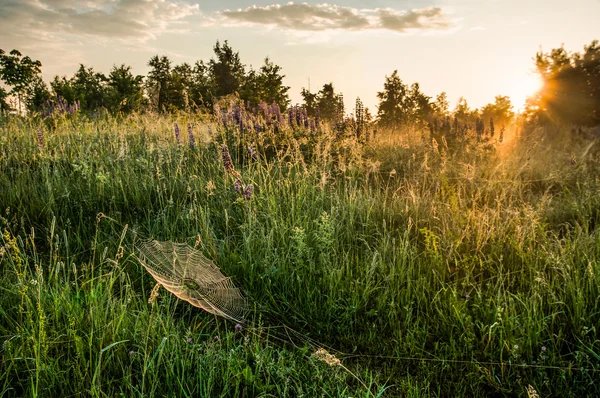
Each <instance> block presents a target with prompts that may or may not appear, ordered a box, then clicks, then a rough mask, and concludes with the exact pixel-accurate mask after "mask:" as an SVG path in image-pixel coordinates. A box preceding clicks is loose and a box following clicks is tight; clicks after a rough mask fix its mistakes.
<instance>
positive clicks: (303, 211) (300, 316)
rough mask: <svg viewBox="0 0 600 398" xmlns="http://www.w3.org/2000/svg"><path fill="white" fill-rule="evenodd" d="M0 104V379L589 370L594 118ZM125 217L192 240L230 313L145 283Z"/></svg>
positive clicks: (184, 382)
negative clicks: (333, 117)
mask: <svg viewBox="0 0 600 398" xmlns="http://www.w3.org/2000/svg"><path fill="white" fill-rule="evenodd" d="M174 122H177V123H179V125H187V123H192V126H193V132H194V134H195V140H196V142H195V144H196V146H195V147H194V148H191V147H190V146H188V145H185V144H184V143H179V144H178V142H177V140H176V138H175V135H174V132H173V123H174ZM0 123H2V124H1V127H2V134H0V211H2V217H1V218H0V228H1V230H2V232H3V237H2V238H0V243H1V244H2V246H3V249H2V252H1V254H2V256H1V258H0V291H1V292H2V293H1V294H0V315H1V316H0V340H2V342H3V344H2V349H1V351H0V359H1V361H0V395H5V396H23V395H25V396H58V395H65V396H67V395H75V394H84V395H92V396H115V395H123V396H137V395H139V396H142V395H143V396H207V397H213V396H321V395H323V396H365V397H367V396H377V395H383V396H432V395H433V396H489V395H519V396H527V395H528V394H532V391H535V392H537V393H539V394H540V395H541V396H546V395H557V396H576V395H579V396H581V395H582V394H583V395H589V396H593V395H595V394H598V393H600V382H598V380H600V373H599V372H600V339H599V338H598V331H597V328H598V325H600V299H599V297H600V288H599V282H600V266H599V262H598V260H599V258H600V232H599V230H598V222H599V221H600V215H599V213H598V210H597V209H598V208H600V179H599V177H598V175H599V174H598V170H599V167H600V144H599V143H598V142H597V141H591V140H590V139H585V138H581V137H575V136H573V135H569V134H566V133H564V134H563V133H561V132H558V133H554V134H549V133H548V132H542V131H540V132H535V133H531V134H530V135H528V136H527V137H523V136H521V137H516V138H515V139H513V140H512V141H510V142H505V143H498V142H478V141H477V140H475V139H469V138H461V139H456V140H451V139H450V138H449V139H448V141H446V139H443V140H440V142H438V141H437V140H431V139H429V138H425V139H423V138H422V137H421V133H420V132H410V131H407V132H405V133H404V134H401V135H389V134H388V135H386V134H381V133H380V134H378V136H377V138H376V139H375V140H373V141H370V142H368V143H361V142H359V141H357V140H356V138H355V137H353V136H350V135H340V134H339V133H328V132H313V133H308V132H307V131H300V130H298V129H296V130H292V129H282V130H280V131H278V132H277V133H274V132H273V131H271V132H263V133H255V132H252V133H250V132H246V133H242V132H240V131H239V130H238V129H231V128H223V126H221V125H219V124H218V123H216V122H214V121H212V120H209V119H202V118H200V117H199V116H190V115H175V116H169V117H166V116H163V117H158V116H151V115H134V116H131V117H127V118H99V119H95V120H91V119H86V118H84V117H77V118H71V117H68V118H57V119H54V120H53V121H52V122H51V123H48V122H45V123H46V124H44V125H42V124H41V122H40V121H38V120H35V119H16V118H11V119H5V120H2V121H1V122H0ZM38 129H40V131H42V132H43V146H41V145H39V139H38V137H37V134H36V132H37V131H38ZM181 141H183V139H182V140H181ZM225 144H226V145H227V146H228V148H229V150H230V153H231V155H232V159H233V163H234V166H235V168H236V170H237V172H239V173H240V177H241V180H242V181H243V182H244V184H253V185H254V187H255V190H254V192H253V194H252V198H251V199H250V200H247V199H246V198H244V197H243V196H242V195H240V194H238V193H237V192H236V191H235V189H234V182H235V178H234V177H232V176H231V175H229V174H227V173H226V171H225V170H224V168H223V164H222V162H221V148H222V146H223V145H225ZM249 145H251V146H252V147H253V148H255V150H256V155H258V160H257V161H256V160H253V159H252V156H251V153H249V152H248V151H247V147H248V146H249ZM573 160H574V161H573ZM126 226H127V227H126ZM126 228H127V230H128V231H129V232H125V229H126ZM140 237H144V238H147V237H153V238H157V239H159V240H174V241H177V242H187V243H189V244H190V245H192V246H195V247H197V248H198V249H200V250H202V252H203V253H204V254H205V255H206V256H207V257H209V258H211V259H213V260H214V261H215V263H216V264H217V265H218V266H219V267H220V268H221V269H222V271H223V272H224V273H225V274H226V275H229V276H231V277H232V278H233V280H234V281H235V283H236V284H237V285H238V286H239V287H240V288H241V289H242V290H243V292H244V294H245V295H246V296H247V297H249V299H250V303H251V308H252V311H251V313H250V315H249V324H248V325H245V327H244V329H242V330H241V331H236V330H235V328H234V325H233V324H231V323H229V322H226V321H224V320H221V319H217V318H215V317H213V316H212V315H209V314H206V313H204V312H202V311H200V310H198V309H196V308H193V307H190V306H189V305H187V304H186V303H183V302H179V301H178V300H177V299H176V298H174V297H172V296H170V295H169V293H168V292H166V291H165V290H160V291H159V296H158V298H156V299H155V300H151V301H152V302H151V303H149V301H148V298H149V297H150V295H151V290H152V289H153V288H154V286H155V283H154V281H153V280H152V278H151V277H150V276H149V275H147V274H146V273H145V272H144V270H143V268H142V267H141V266H140V264H139V263H138V262H137V260H136V258H135V256H134V254H133V245H134V243H135V242H134V241H135V239H139V238H140ZM281 325H286V326H287V327H289V328H290V329H281V328H279V327H280V326H281ZM282 330H284V332H282ZM285 330H287V332H285ZM294 331H295V332H294ZM217 336H218V337H217ZM321 346H326V347H328V349H329V350H330V352H332V353H335V354H336V356H337V358H339V359H341V360H342V363H343V365H344V367H345V368H346V369H347V371H346V370H345V369H344V368H342V367H340V366H328V365H327V364H326V363H323V362H322V361H319V358H318V355H317V356H315V355H314V353H315V351H316V349H317V348H320V347H321ZM350 372H351V373H350Z"/></svg>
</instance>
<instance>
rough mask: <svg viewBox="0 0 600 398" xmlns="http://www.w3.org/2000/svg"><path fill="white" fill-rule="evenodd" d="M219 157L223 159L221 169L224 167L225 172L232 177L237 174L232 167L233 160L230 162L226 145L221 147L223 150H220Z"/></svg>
mask: <svg viewBox="0 0 600 398" xmlns="http://www.w3.org/2000/svg"><path fill="white" fill-rule="evenodd" d="M221 156H222V157H223V167H225V171H226V172H227V173H229V174H232V175H235V174H237V172H236V171H235V167H233V160H231V155H230V154H229V148H227V145H223V148H221Z"/></svg>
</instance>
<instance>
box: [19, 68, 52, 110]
mask: <svg viewBox="0 0 600 398" xmlns="http://www.w3.org/2000/svg"><path fill="white" fill-rule="evenodd" d="M50 98H52V95H51V94H50V90H48V85H47V84H46V82H44V80H43V79H42V77H41V76H39V75H38V76H36V77H35V78H34V79H33V81H32V82H31V84H30V85H29V87H28V88H27V93H26V99H25V105H26V107H27V111H28V112H42V111H43V110H44V107H46V105H47V104H48V102H49V101H50Z"/></svg>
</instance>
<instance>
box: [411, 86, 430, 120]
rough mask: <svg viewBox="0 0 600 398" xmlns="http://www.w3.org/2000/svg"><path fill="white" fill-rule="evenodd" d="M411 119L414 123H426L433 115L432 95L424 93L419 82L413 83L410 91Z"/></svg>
mask: <svg viewBox="0 0 600 398" xmlns="http://www.w3.org/2000/svg"><path fill="white" fill-rule="evenodd" d="M407 102H408V104H410V105H409V107H410V109H409V113H410V119H411V121H412V122H413V123H421V124H422V123H425V122H427V121H428V120H429V118H430V117H431V116H432V115H433V105H432V103H431V97H429V96H427V95H425V94H423V92H422V91H421V87H420V85H419V83H413V84H412V86H411V87H410V90H409V92H408V98H407Z"/></svg>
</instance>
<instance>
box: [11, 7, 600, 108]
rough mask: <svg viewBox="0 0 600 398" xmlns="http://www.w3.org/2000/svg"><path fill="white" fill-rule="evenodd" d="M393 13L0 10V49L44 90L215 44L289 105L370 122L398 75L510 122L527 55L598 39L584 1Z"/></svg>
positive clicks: (185, 58)
mask: <svg viewBox="0 0 600 398" xmlns="http://www.w3.org/2000/svg"><path fill="white" fill-rule="evenodd" d="M397 3H398V2H393V1H389V0H377V1H372V2H370V3H369V4H370V5H369V7H367V8H365V7H364V6H363V7H362V8H358V7H360V5H359V4H360V3H359V2H358V1H355V0H343V1H342V0H340V1H337V2H336V3H335V4H327V3H319V2H306V3H298V2H296V3H285V2H283V3H280V4H279V5H275V4H276V3H275V2H273V1H255V2H245V1H240V0H235V1H234V0H228V1H224V2H221V3H220V4H219V5H218V8H217V6H216V5H215V4H209V3H208V2H207V1H174V0H148V1H142V0H130V1H127V2H125V1H122V0H98V1H88V2H86V3H85V4H84V5H83V6H82V5H81V3H76V2H75V1H73V0H44V1H30V0H27V1H22V2H19V1H15V0H9V1H7V2H4V3H3V4H0V22H2V23H1V24H0V48H3V49H4V50H5V51H7V52H8V51H10V50H12V49H13V48H14V49H17V50H19V51H21V52H22V53H23V54H24V55H28V56H30V57H31V58H33V59H38V60H40V61H41V62H42V65H43V66H42V73H43V77H44V80H46V81H50V80H52V78H53V77H54V76H55V75H59V76H65V75H66V76H70V75H72V74H73V73H74V72H75V71H76V70H77V68H78V66H79V64H84V65H85V66H87V67H92V68H94V70H95V71H98V72H102V73H108V71H109V70H110V68H111V67H112V65H120V64H126V65H130V66H131V67H132V71H133V72H134V74H139V75H144V76H145V75H146V74H147V72H148V70H149V67H148V66H147V63H148V60H149V59H150V57H152V56H153V55H157V54H158V55H167V56H168V57H169V58H170V59H171V60H172V61H173V63H174V64H180V63H183V62H188V63H191V64H193V63H194V62H195V61H197V60H204V61H208V60H209V59H210V58H211V57H212V55H213V54H212V48H213V46H214V44H215V43H216V41H217V40H219V41H221V42H223V41H225V40H227V41H228V42H229V44H230V45H231V46H232V48H233V49H234V50H235V51H238V52H239V54H240V57H241V60H242V62H243V63H244V64H245V66H246V68H250V67H251V66H252V67H254V68H255V69H257V68H259V67H260V66H261V65H262V62H263V59H264V58H266V57H269V58H270V59H271V60H272V61H273V62H274V63H275V64H277V65H279V66H281V67H282V68H283V74H285V75H286V78H285V80H284V83H285V84H286V85H287V86H290V92H289V95H290V99H291V103H292V104H296V103H300V102H302V101H301V96H300V92H301V90H302V88H309V87H310V89H311V91H312V92H317V91H319V90H320V88H321V87H322V86H323V84H326V83H329V82H332V83H333V85H334V87H335V88H336V92H339V93H343V94H344V98H345V102H346V105H347V109H349V110H351V109H353V103H354V100H355V99H356V98H357V97H360V98H361V99H362V101H363V102H364V103H365V106H367V107H368V108H370V109H371V110H372V111H376V109H377V106H376V105H377V92H378V91H381V90H382V88H383V83H384V81H385V77H386V76H389V75H391V74H392V73H393V71H394V70H398V73H399V76H400V77H401V79H402V80H403V82H404V83H405V84H407V85H410V84H412V83H415V82H417V83H419V84H420V86H421V89H422V91H423V92H424V93H425V94H427V95H429V96H431V97H432V98H433V99H435V96H436V95H437V94H439V93H441V92H446V93H447V95H448V99H449V102H450V108H451V109H453V108H454V107H455V105H456V103H457V100H458V99H459V98H460V97H464V98H466V100H467V102H468V103H469V105H470V107H471V108H481V107H482V106H484V105H486V104H488V103H492V102H493V101H494V98H495V96H497V95H506V96H509V97H510V98H511V101H512V103H513V106H514V108H515V111H518V110H521V109H522V108H523V105H524V102H525V99H526V97H527V96H530V95H532V94H533V93H534V92H535V90H536V88H537V87H538V86H539V79H538V78H537V76H536V75H535V73H534V72H533V69H534V61H533V59H534V57H535V54H536V52H538V51H540V50H541V51H549V50H550V49H552V48H557V47H560V46H561V45H564V47H565V49H566V50H567V51H569V52H573V51H581V50H582V49H583V47H584V45H587V44H589V43H590V42H591V41H592V40H593V39H594V38H595V37H597V36H598V35H599V34H600V28H599V27H597V26H596V24H594V19H593V17H592V15H598V14H599V13H600V2H598V1H594V0H586V1H583V2H581V3H580V4H577V5H571V7H570V8H569V9H568V10H564V7H561V6H560V3H559V2H558V1H552V2H541V1H537V0H536V1H532V2H529V3H528V4H526V5H524V4H520V3H517V2H516V1H507V2H502V3H501V2H499V1H497V0H489V1H485V2H476V1H473V0H432V1H403V2H402V3H401V4H397ZM515 12H518V14H515ZM575 22H576V24H575ZM573 26H575V27H576V28H573ZM396 49H397V51H396ZM424 49H425V50H424ZM496 54H500V55H496ZM298 60H301V62H299V61H298ZM465 65H466V66H465Z"/></svg>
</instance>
